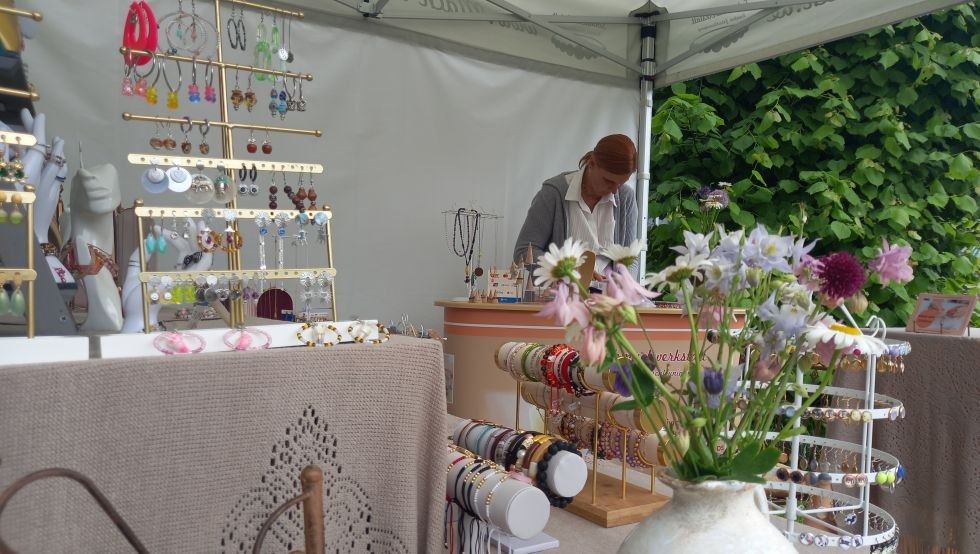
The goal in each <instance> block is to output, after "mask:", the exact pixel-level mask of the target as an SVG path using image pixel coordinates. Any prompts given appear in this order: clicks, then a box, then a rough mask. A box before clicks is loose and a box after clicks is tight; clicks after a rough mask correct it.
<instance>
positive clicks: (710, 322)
mask: <svg viewBox="0 0 980 554" xmlns="http://www.w3.org/2000/svg"><path fill="white" fill-rule="evenodd" d="M724 316H725V308H724V307H722V306H719V305H717V304H705V305H704V306H702V307H701V312H700V313H699V314H698V328H699V329H717V328H718V326H719V325H721V319H722V318H723V317H724Z"/></svg>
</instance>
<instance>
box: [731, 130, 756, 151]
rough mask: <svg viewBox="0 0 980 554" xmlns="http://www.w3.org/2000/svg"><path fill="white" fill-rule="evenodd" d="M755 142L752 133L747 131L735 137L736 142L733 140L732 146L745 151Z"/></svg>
mask: <svg viewBox="0 0 980 554" xmlns="http://www.w3.org/2000/svg"><path fill="white" fill-rule="evenodd" d="M753 144H755V139H754V138H752V135H750V134H748V133H745V134H744V135H742V136H740V137H738V138H737V139H735V141H734V142H732V148H734V149H735V150H738V151H740V152H744V151H746V150H748V149H749V148H750V147H751V146H752V145H753Z"/></svg>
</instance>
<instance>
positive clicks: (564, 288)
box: [538, 281, 589, 327]
mask: <svg viewBox="0 0 980 554" xmlns="http://www.w3.org/2000/svg"><path fill="white" fill-rule="evenodd" d="M538 315H539V316H545V317H552V318H554V319H555V321H556V322H557V323H558V325H561V326H562V327H565V326H567V325H568V324H569V323H571V322H572V321H574V322H576V323H578V324H579V326H581V327H585V326H586V325H588V324H589V309H588V308H587V307H586V306H585V303H584V302H582V299H581V298H579V295H578V294H576V293H575V292H574V291H569V288H568V285H566V284H565V282H564V281H562V282H559V283H558V287H557V290H556V291H555V298H554V300H552V301H551V302H548V303H547V304H545V305H544V308H541V311H540V312H538Z"/></svg>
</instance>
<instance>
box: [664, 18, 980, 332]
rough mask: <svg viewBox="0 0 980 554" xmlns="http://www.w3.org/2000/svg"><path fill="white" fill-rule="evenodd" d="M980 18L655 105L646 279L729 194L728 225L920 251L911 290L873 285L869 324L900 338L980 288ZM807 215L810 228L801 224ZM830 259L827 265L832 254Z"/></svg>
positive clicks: (801, 56) (732, 75)
mask: <svg viewBox="0 0 980 554" xmlns="http://www.w3.org/2000/svg"><path fill="white" fill-rule="evenodd" d="M977 9H978V8H977V3H976V2H973V3H970V4H963V5H960V6H957V7H956V8H953V9H951V10H947V11H945V12H941V13H938V14H933V15H931V16H927V17H923V18H921V19H912V20H908V21H904V22H902V23H899V24H896V25H892V26H888V27H884V28H882V29H879V30H876V31H873V32H871V33H868V34H866V35H862V36H857V37H852V38H850V39H847V40H843V41H838V42H834V43H831V44H827V45H825V46H822V47H818V48H813V49H811V50H808V51H804V52H799V53H794V54H789V55H786V56H783V57H781V58H778V59H775V60H770V61H768V62H764V63H759V64H750V65H747V66H742V67H739V68H735V69H733V70H731V71H729V72H725V73H722V74H718V75H713V76H709V77H706V78H703V79H700V80H698V81H694V82H691V83H688V84H687V85H686V86H685V85H675V86H674V87H673V88H672V89H671V91H660V92H659V93H658V98H657V99H656V102H657V111H656V115H655V116H654V118H653V122H652V133H653V136H652V148H653V162H652V164H651V165H652V167H651V172H652V182H653V183H654V184H653V186H652V187H651V196H650V198H651V202H650V216H651V218H661V220H666V223H665V224H664V225H659V226H657V227H654V228H653V229H651V232H650V237H651V240H650V255H649V257H648V260H649V265H650V267H649V268H648V269H651V270H659V269H661V268H662V267H664V266H666V265H668V264H669V263H670V261H671V260H672V253H671V252H670V251H669V250H667V245H670V244H674V243H676V242H677V241H678V240H680V236H681V230H682V229H684V228H685V227H686V225H687V223H686V219H687V218H696V217H697V213H696V210H697V203H696V202H692V200H691V199H692V198H693V196H694V193H695V191H696V190H697V188H698V187H700V186H702V185H707V184H710V183H713V182H717V181H730V182H732V183H733V187H732V191H731V195H730V198H731V204H730V206H729V209H728V211H727V212H726V213H725V214H723V215H722V217H721V219H720V221H725V220H727V221H728V222H729V223H734V224H737V225H742V226H748V227H751V226H754V225H755V223H756V222H762V223H765V224H767V225H769V226H771V227H772V228H778V227H783V228H788V229H790V230H792V231H794V232H800V231H802V232H803V233H805V234H806V235H808V236H810V237H821V241H820V244H819V245H818V250H820V251H821V252H826V251H830V250H837V249H847V250H851V251H854V252H861V254H862V256H863V257H864V258H865V259H867V258H870V257H873V256H874V255H875V250H876V248H877V246H878V245H879V244H880V240H881V237H887V238H888V239H889V242H898V243H906V244H910V245H912V246H913V248H914V249H915V252H916V255H915V256H914V257H913V259H914V260H915V262H916V264H917V265H918V267H917V268H916V278H915V279H914V280H913V281H912V282H910V283H905V284H898V285H896V284H894V283H893V284H892V285H890V286H888V287H881V286H875V287H873V288H872V290H871V291H870V294H869V298H870V300H871V303H870V307H869V310H870V311H872V312H876V313H878V314H879V315H881V316H882V317H883V318H884V319H885V320H886V321H887V322H888V323H889V324H893V325H902V324H903V323H904V321H905V319H906V318H907V317H908V315H909V314H910V312H911V310H912V307H913V303H914V299H915V296H916V295H917V294H918V293H920V292H924V291H940V292H956V293H970V292H978V289H980V285H978V283H980V261H978V259H980V256H978V253H980V223H978V222H977V221H978V219H980V218H978V215H980V213H978V206H977V200H976V199H977V197H978V196H980V168H978V165H980V123H978V121H980V108H978V106H980V79H978V68H980V46H978V45H980V32H978V29H980V26H978V25H977V17H976V10H977ZM801 207H802V208H803V209H804V211H805V214H806V216H805V217H802V216H801V215H799V214H801V209H800V208H801ZM821 252H818V254H819V253H821Z"/></svg>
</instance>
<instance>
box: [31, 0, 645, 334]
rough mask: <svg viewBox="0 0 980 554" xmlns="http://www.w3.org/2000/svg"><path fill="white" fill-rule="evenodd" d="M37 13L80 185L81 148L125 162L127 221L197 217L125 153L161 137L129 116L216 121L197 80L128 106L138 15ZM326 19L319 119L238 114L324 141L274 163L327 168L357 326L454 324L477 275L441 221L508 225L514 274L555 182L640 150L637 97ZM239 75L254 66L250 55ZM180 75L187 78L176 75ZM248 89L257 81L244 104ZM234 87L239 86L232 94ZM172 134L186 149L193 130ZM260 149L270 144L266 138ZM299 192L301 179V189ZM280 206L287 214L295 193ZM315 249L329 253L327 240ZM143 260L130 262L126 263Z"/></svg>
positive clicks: (317, 40)
mask: <svg viewBox="0 0 980 554" xmlns="http://www.w3.org/2000/svg"><path fill="white" fill-rule="evenodd" d="M20 4H21V3H19V5H20ZM107 4H108V2H107ZM185 4H187V3H186V2H185ZM24 5H25V6H26V5H27V4H26V3H24ZM29 5H30V7H33V8H36V9H38V10H40V11H42V12H43V13H44V14H45V19H44V21H43V22H42V23H41V24H40V25H39V27H38V32H37V36H36V38H34V39H33V40H31V41H29V42H28V44H27V49H26V51H25V54H24V57H25V60H26V61H27V63H28V64H29V77H30V79H31V81H33V82H34V83H35V84H36V85H37V87H38V90H39V92H40V94H41V98H42V99H41V101H40V102H39V103H38V104H37V108H38V110H39V111H40V112H44V113H46V114H47V118H48V129H49V137H50V136H52V135H53V134H57V135H59V136H61V137H65V138H66V139H67V141H68V144H69V145H70V147H69V148H68V150H69V152H68V154H69V156H68V157H69V163H70V167H71V169H72V172H74V170H76V169H77V168H78V152H77V149H76V148H75V147H74V144H75V142H76V141H77V140H82V141H83V143H84V161H85V163H86V165H97V164H100V163H112V164H114V165H115V166H116V167H117V168H118V169H119V170H120V175H121V178H122V189H123V205H124V206H131V205H132V201H133V200H134V199H135V198H137V197H142V198H144V199H145V200H146V203H147V205H156V206H171V205H177V206H179V205H189V204H188V203H187V202H186V201H185V200H184V199H183V198H182V197H180V196H179V195H176V194H173V193H167V194H164V195H161V196H157V197H153V196H149V195H147V194H145V193H144V192H143V191H142V189H141V188H140V187H139V185H138V181H137V178H138V175H139V174H140V172H141V170H142V169H143V168H141V167H138V166H130V165H129V164H128V163H127V162H126V154H127V153H129V152H143V153H146V152H151V151H152V150H151V149H150V148H149V146H148V145H147V139H149V138H150V136H151V135H152V134H153V132H154V126H153V125H152V124H149V123H135V122H133V123H127V122H123V121H122V120H121V119H120V113H121V112H123V111H130V112H133V113H140V114H158V115H164V114H169V115H173V114H177V116H178V117H182V116H183V115H185V114H186V115H190V116H192V117H195V118H205V117H207V118H212V119H213V118H216V115H217V110H216V108H215V107H214V105H211V104H206V103H201V104H197V105H191V104H188V103H187V101H186V84H187V83H188V80H189V77H190V75H189V73H190V72H189V68H187V67H184V68H183V78H184V84H185V87H184V91H185V92H184V94H182V95H181V107H180V109H179V110H176V111H170V110H167V109H166V108H165V107H164V104H163V99H164V98H165V92H166V85H165V84H164V82H163V79H161V80H160V82H159V83H158V85H157V86H158V87H159V88H160V89H161V91H162V92H161V93H160V96H161V104H158V105H157V106H149V105H147V104H146V102H145V101H143V100H142V99H136V98H127V97H123V96H121V95H120V93H119V88H120V80H121V77H122V61H121V57H120V55H119V53H118V48H119V44H120V41H121V29H122V21H123V19H124V16H125V14H126V11H127V9H128V7H129V2H128V1H124V0H118V1H116V2H112V3H111V9H100V10H94V9H92V7H91V4H89V3H79V2H71V1H69V0H35V1H33V2H31V3H30V4H29ZM151 5H152V6H153V7H154V8H155V9H156V10H157V11H158V15H160V16H162V15H165V14H166V13H168V12H170V11H173V10H175V9H176V2H169V1H166V2H161V1H158V2H152V4H151ZM185 8H189V6H186V5H185ZM211 9H212V5H211V3H210V2H198V10H199V13H201V14H202V15H205V16H206V17H208V19H210V10H211ZM246 14H247V15H246V17H247V18H248V24H249V29H250V30H251V29H254V26H255V24H256V22H257V21H256V14H255V12H252V11H247V12H246ZM311 19H312V20H313V21H310V22H298V23H297V22H294V23H293V33H294V37H293V50H294V51H295V53H296V62H295V63H294V64H293V66H294V67H295V69H297V70H300V71H303V72H309V73H312V74H313V75H314V76H315V79H314V81H312V82H310V83H306V84H305V86H304V89H303V91H304V94H305V95H306V96H307V98H308V99H309V108H308V111H307V112H306V113H304V114H302V115H300V114H289V115H287V117H286V120H285V122H280V121H279V120H278V119H275V120H272V119H271V118H270V117H269V114H268V111H267V110H266V109H265V108H264V107H263V101H260V103H259V106H257V107H256V111H255V112H254V113H252V114H248V113H247V112H245V110H244V109H242V110H241V111H239V112H232V114H233V118H234V119H235V121H238V122H254V123H261V124H271V125H286V126H296V127H305V128H319V129H322V130H323V131H324V137H323V138H320V139H316V138H309V137H299V136H293V135H273V136H272V137H271V140H272V143H273V146H274V149H273V154H272V155H271V156H268V157H264V158H267V159H274V160H283V161H305V162H311V161H314V162H319V163H323V164H324V166H325V168H326V172H325V173H324V174H323V175H322V176H317V177H316V181H317V187H316V189H317V192H318V193H319V195H320V199H318V202H323V201H325V202H327V203H328V204H329V205H330V206H331V207H332V208H333V209H334V212H335V219H334V227H333V231H334V237H335V238H334V248H335V253H336V260H335V261H336V264H335V265H336V266H337V268H338V272H339V274H338V279H337V287H338V290H337V294H338V303H339V308H340V312H341V313H340V314H339V315H340V316H342V317H348V316H350V315H351V314H355V313H356V314H359V315H361V316H363V317H371V318H380V319H382V320H383V321H387V320H389V319H396V320H397V319H398V317H399V315H400V314H401V313H403V312H407V313H409V314H411V316H412V318H413V320H414V321H424V322H425V323H426V324H427V325H430V326H434V327H436V328H439V327H441V318H442V312H441V309H437V308H435V307H433V305H432V302H433V300H434V299H437V298H441V297H447V296H459V295H463V294H465V290H466V289H465V285H464V284H463V266H462V263H461V262H460V260H459V258H457V257H455V256H454V255H453V254H452V253H451V252H450V251H449V248H448V247H447V246H446V240H445V237H444V219H443V215H442V214H441V211H443V210H448V209H450V208H453V207H470V206H473V207H476V208H479V209H481V210H484V211H489V212H494V213H498V214H501V215H503V216H504V217H505V219H504V220H503V221H502V222H501V223H500V226H499V236H498V243H499V244H498V246H497V254H498V256H497V258H498V260H497V261H499V262H501V263H504V262H509V257H510V254H511V251H512V248H513V244H514V241H515V240H516V236H517V232H518V230H519V226H520V225H521V223H522V222H523V219H524V215H525V212H526V209H527V206H528V205H529V204H530V200H531V197H532V196H533V195H534V193H535V192H536V191H537V189H538V188H539V186H540V183H541V182H542V181H543V180H544V179H546V178H548V177H550V176H552V175H554V174H556V173H558V172H559V171H563V170H568V169H573V168H574V167H575V165H576V163H577V161H578V158H579V157H580V156H581V155H582V154H583V153H584V152H585V151H587V150H588V148H589V147H590V146H591V145H592V144H594V143H595V141H596V139H598V138H599V137H601V136H603V135H605V134H608V133H614V132H621V133H625V134H627V135H631V136H635V135H636V132H637V119H638V116H637V109H638V108H637V105H638V93H637V92H636V90H634V89H633V88H632V87H631V88H624V87H620V86H609V85H603V84H596V83H586V82H582V81H577V80H572V79H566V78H559V77H553V76H546V75H541V74H536V73H532V72H529V71H525V70H520V69H513V68H509V67H504V66H501V65H496V64H492V63H486V62H483V61H477V60H474V59H468V58H464V57H460V56H459V55H455V54H449V53H446V52H442V51H439V50H436V49H432V48H426V47H419V46H417V45H416V44H413V43H411V42H407V41H405V40H399V39H393V38H383V37H379V36H378V35H377V34H367V33H363V32H357V31H356V30H354V29H353V28H352V27H357V26H359V25H363V24H362V23H360V22H356V23H354V24H353V25H352V24H351V22H349V21H348V22H346V23H344V22H341V26H340V27H337V26H333V25H331V24H330V21H326V20H325V19H324V18H323V17H322V16H319V17H312V18H311ZM222 25H223V22H222ZM250 32H251V31H250ZM250 38H251V37H250ZM235 61H239V62H241V63H248V60H247V59H246V57H245V56H244V54H242V55H241V59H237V58H236V59H235ZM168 66H170V64H168ZM169 69H170V74H171V78H173V77H174V75H175V72H174V71H173V70H174V68H173V67H169ZM246 81H247V77H246V75H245V74H244V73H242V74H241V75H240V83H241V87H242V89H243V90H244V88H245V85H246ZM233 83H234V73H231V74H230V75H229V84H232V85H233ZM255 90H256V92H257V94H258V95H259V98H260V100H261V99H262V98H264V97H265V95H266V94H268V90H269V85H268V84H259V83H256V84H255ZM173 131H174V133H175V135H176V137H177V140H178V142H180V140H182V135H181V133H180V131H179V129H176V128H175V129H174V130H173ZM162 134H164V135H165V134H166V130H164V131H163V132H162ZM218 135H219V133H218V132H217V131H215V130H212V131H211V133H210V134H209V135H208V139H209V142H210V144H211V145H212V155H214V154H215V153H216V152H217V146H216V145H220V138H219V136H218ZM190 138H191V140H192V142H194V143H195V145H196V144H198V143H200V142H201V137H200V133H199V132H198V130H196V129H195V131H194V132H193V133H192V134H191V137H190ZM256 138H257V139H258V141H259V142H261V141H262V140H263V139H264V138H265V135H264V133H262V134H256ZM247 139H248V133H247V132H245V131H236V133H235V147H236V153H237V154H240V155H242V156H243V157H245V156H247V155H245V154H243V151H244V144H245V142H246V140H247ZM295 179H296V176H295V174H293V175H292V176H291V177H290V184H292V185H293V186H294V187H295ZM259 180H260V181H261V182H260V185H261V192H260V196H259V198H258V199H251V200H246V201H245V205H248V206H253V205H254V206H264V205H265V196H266V194H267V191H266V189H267V187H268V184H269V182H268V175H263V176H261V177H260V179H259ZM281 188H282V186H281V183H280V190H281ZM279 204H280V207H285V204H286V200H285V199H284V198H283V195H282V192H280V202H279ZM165 223H167V224H168V225H169V224H170V220H169V219H168V220H166V221H165ZM451 223H452V221H451V219H450V224H451ZM243 228H244V229H245V230H246V248H245V250H246V259H245V264H246V266H247V267H255V265H256V259H255V253H256V252H257V248H256V246H255V239H256V236H257V235H256V234H255V233H254V232H251V231H252V230H251V229H249V228H248V227H243ZM492 229H493V227H492V226H491V225H489V224H487V227H486V230H485V235H484V246H483V254H484V260H485V262H484V263H488V262H489V259H488V258H489V257H490V256H492V255H493V251H494V248H493V244H492V243H491V241H492ZM129 232H132V230H129ZM450 233H451V229H450ZM311 242H312V243H313V244H314V247H315V244H316V240H315V238H314V239H313V240H312V241H311ZM269 248H270V253H271V252H272V250H271V248H272V247H271V245H270V247H269ZM289 250H290V248H289V247H287V251H289ZM128 254H129V252H124V253H120V254H117V255H118V256H119V257H120V259H124V258H125V257H127V256H128ZM270 255H271V254H270ZM291 256H292V255H291V254H290V255H287V259H292V257H291ZM171 258H172V254H171V253H169V252H168V253H167V254H165V255H164V260H165V261H164V262H163V263H161V267H166V266H169V265H170V264H171V263H173V262H172V260H171ZM270 259H274V257H271V258H270ZM123 265H124V264H123ZM294 290H295V288H294ZM296 296H298V295H296V294H294V297H296ZM297 302H298V301H297Z"/></svg>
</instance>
